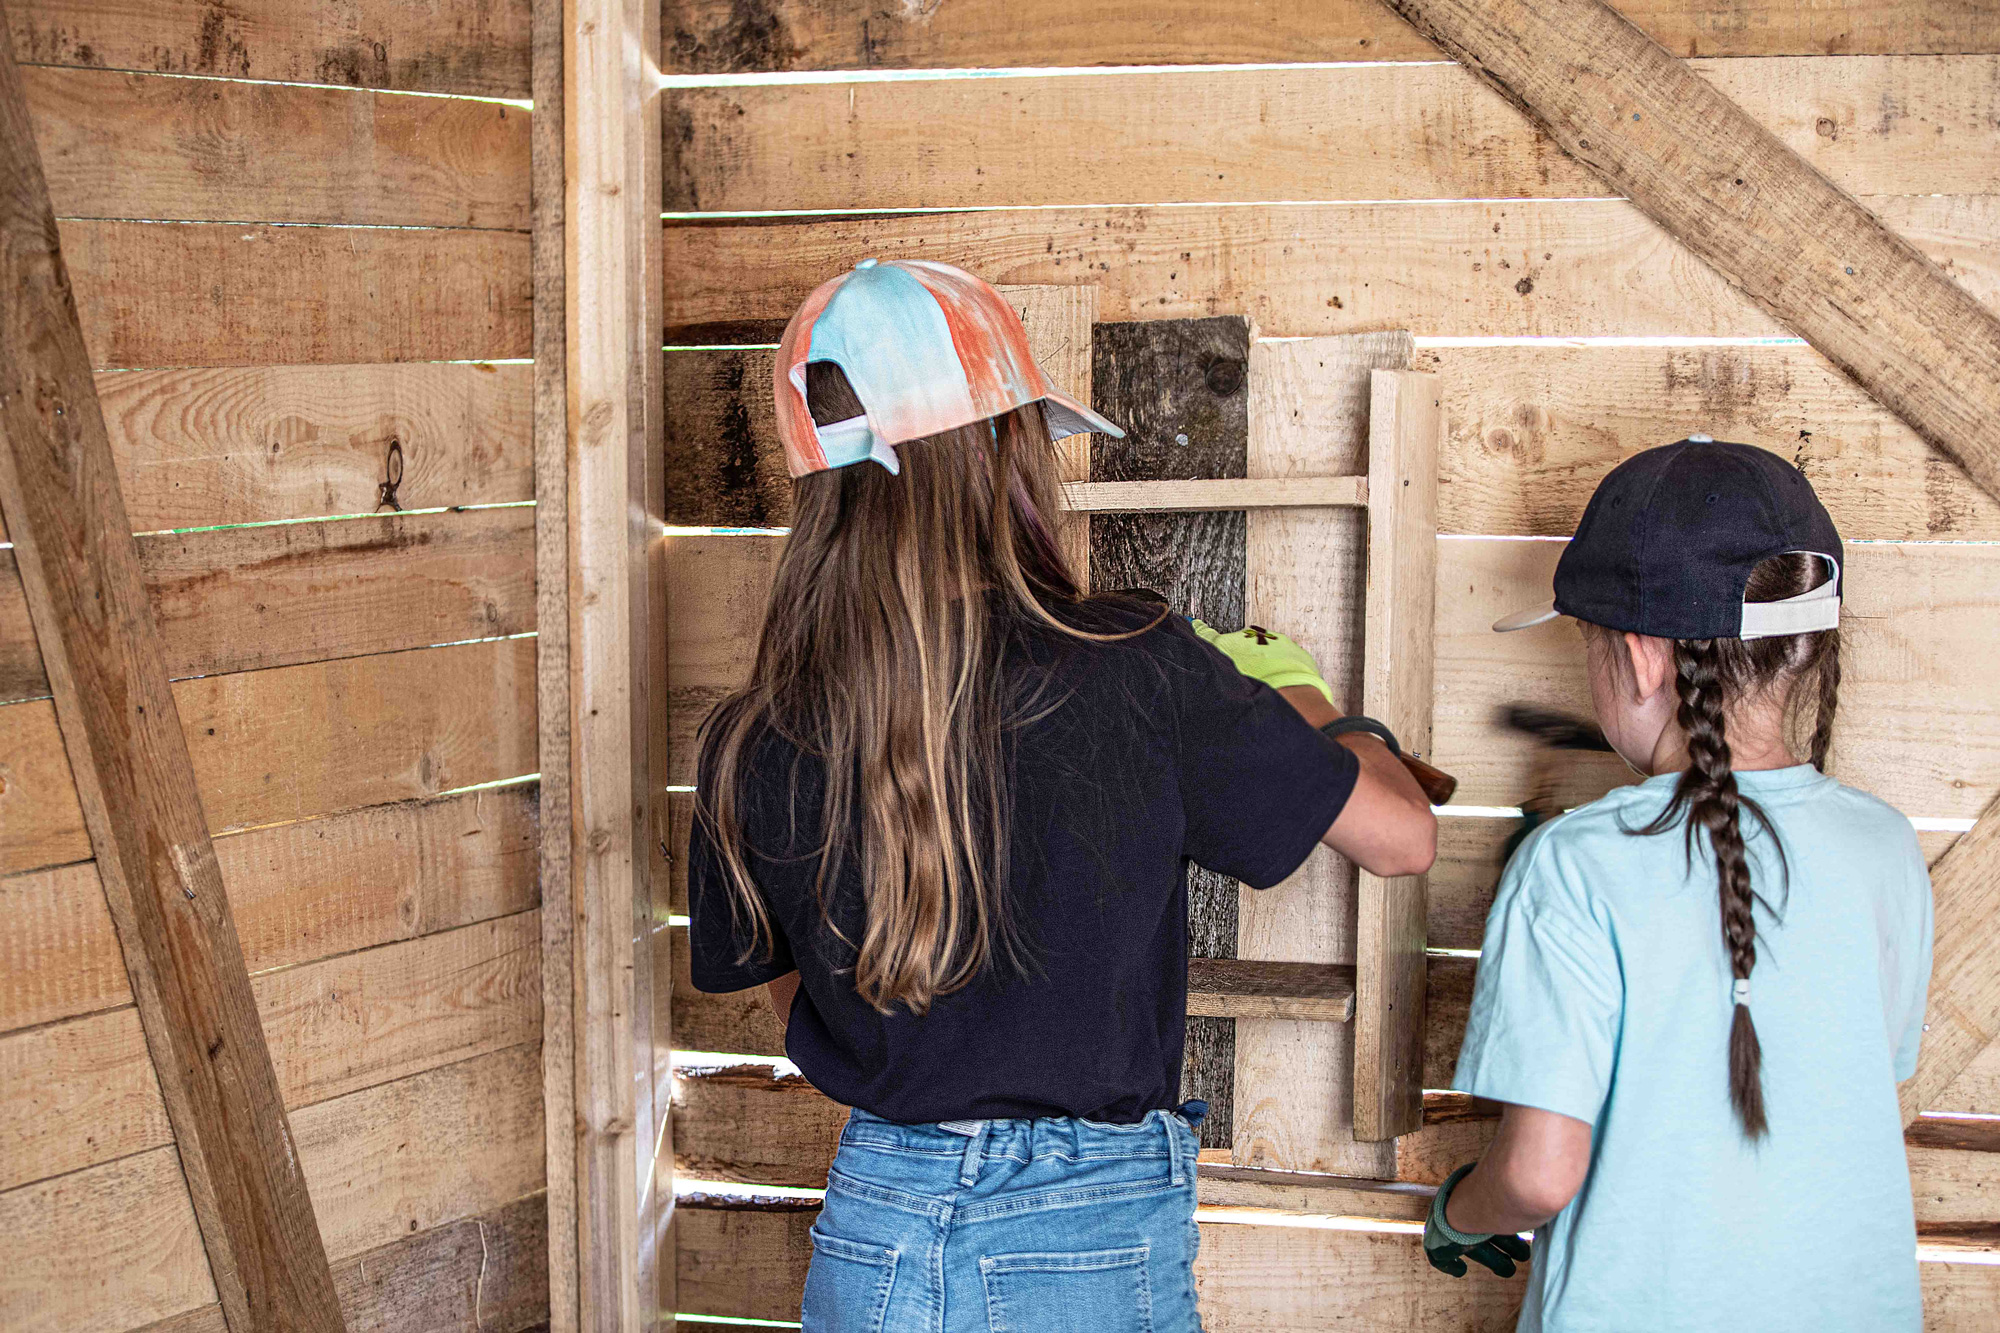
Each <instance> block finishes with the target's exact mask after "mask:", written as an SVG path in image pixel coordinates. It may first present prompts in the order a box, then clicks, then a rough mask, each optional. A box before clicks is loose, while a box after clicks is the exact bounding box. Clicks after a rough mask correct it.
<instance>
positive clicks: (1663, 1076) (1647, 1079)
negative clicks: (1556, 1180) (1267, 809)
mask: <svg viewBox="0 0 2000 1333" xmlns="http://www.w3.org/2000/svg"><path fill="white" fill-rule="evenodd" d="M1677 780H1678V779H1677V775H1674V774H1664V775H1662V776H1660V777H1656V778H1653V779H1650V780H1649V781H1646V782H1644V783H1641V784H1639V785H1637V786H1632V787H1623V788H1620V789H1619V790H1617V791H1614V792H1612V793H1611V794H1610V795H1608V796H1606V797H1604V798H1603V799H1602V800H1599V801H1595V802H1593V803H1591V804H1590V805H1587V806H1584V807H1583V808H1582V809H1579V810H1575V811H1572V812H1571V813H1569V814H1567V815H1564V816H1563V817H1562V818H1560V819H1557V820H1554V821H1552V822H1550V823H1549V824H1547V825H1544V826H1543V827H1542V828H1540V829H1537V830H1536V831H1535V833H1534V834H1533V836H1531V837H1530V838H1529V839H1528V840H1527V841H1526V842H1525V843H1523V844H1522V846H1521V849H1520V851H1519V852H1518V853H1517V854H1516V855H1515V857H1514V859H1513V861H1512V862H1511V863H1509V865H1508V867H1507V872H1506V874H1505V876H1504V877H1503V878H1502V880H1501V883H1500V890H1499V893H1498V895H1497V897H1496V898H1495V900H1494V903H1493V910H1492V912H1491V914H1490V915H1489V916H1488V917H1487V921H1486V942H1485V948H1484V951H1483V953H1482V955H1481V957H1480V961H1479V975H1478V981H1477V983H1476V985H1475V988H1474V991H1473V998H1472V1016H1471V1021H1470V1023H1469V1024H1468V1026H1467V1028H1466V1033H1465V1045H1464V1047H1463V1049H1462V1050H1461V1051H1460V1053H1459V1057H1458V1074H1457V1078H1456V1079H1455V1080H1454V1084H1453V1086H1455V1087H1456V1088H1458V1090H1459V1091H1461V1092H1468V1093H1471V1094H1472V1095H1473V1096H1475V1097H1490V1098H1492V1099H1494V1100H1496V1101H1503V1102H1512V1103H1515V1104H1518V1105H1522V1106H1534V1107H1540V1108H1542V1109H1544V1110H1549V1111H1556V1112H1559V1113H1560V1114H1563V1115H1567V1116H1572V1117H1574V1118H1575V1119H1578V1120H1582V1121H1584V1122H1586V1123H1588V1124H1590V1125H1592V1126H1594V1130H1593V1133H1592V1149H1591V1163H1590V1171H1589V1174H1588V1176H1587V1177H1586V1178H1585V1180H1584V1184H1583V1188H1582V1189H1581V1190H1580V1191H1578V1193H1577V1196H1576V1198H1575V1199H1574V1200H1573V1201H1572V1202H1571V1203H1570V1205H1569V1206H1568V1207H1567V1208H1565V1209H1563V1210H1562V1212H1561V1213H1559V1214H1558V1215H1557V1216H1556V1217H1555V1219H1554V1220H1553V1221H1551V1222H1550V1223H1549V1224H1548V1225H1547V1226H1545V1227H1543V1228H1542V1229H1541V1231H1540V1232H1539V1233H1538V1234H1537V1235H1536V1237H1535V1257H1534V1266H1533V1268H1532V1270H1531V1272H1530V1275H1529V1277H1528V1290H1527V1293H1526V1299H1525V1302H1524V1304H1523V1306H1522V1310H1521V1320H1520V1324H1519V1328H1521V1329H1523V1330H1547V1331H1548V1333H1586V1331H1588V1333H1599V1331H1600V1330H1604V1331H1607V1333H1608V1331H1609V1330H1619V1331H1620V1333H1624V1331H1626V1330H1645V1331H1646V1333H1679V1331H1681V1330H1686V1333H1697V1331H1698V1333H1714V1330H1717V1329H1731V1328H1749V1329H1756V1330H1757V1331H1758V1333H1790V1331H1791V1330H1797V1331H1798V1333H1848V1331H1849V1330H1851V1331H1852V1333H1863V1331H1864V1330H1865V1331H1866V1333H1900V1331H1901V1330H1912V1331H1913V1333H1914V1330H1917V1329H1919V1328H1921V1327H1922V1323H1923V1316H1922V1312H1921V1309H1920V1305H1919V1297H1918V1292H1917V1263H1916V1225H1915V1220H1914V1217H1913V1215H1912V1210H1911V1204H1910V1178H1909V1168H1908V1165H1907V1162H1906V1160H1905V1158H1904V1153H1903V1128H1902V1116H1901V1113H1900V1112H1899V1110H1898V1108H1897V1102H1896V1084H1897V1082H1899V1081H1900V1080H1902V1079H1906V1078H1908V1077H1910V1075H1911V1074H1913V1073H1914V1072H1915V1071H1916V1067H1917V1044H1918V1042H1919V1040H1920V1039H1921V1037H1922V1035H1923V1021H1924V993H1925V990H1926V988H1927V987H1928V986H1929V984H1930V971H1931V888H1930V876H1929V874H1928V873H1927V872H1926V871H1925V869H1924V860H1923V856H1922V854H1921V853H1920V851H1919V850H1918V847H1917V839H1916V834H1915V832H1914V831H1913V830H1912V829H1911V827H1910V822H1909V820H1907V819H1905V818H1904V817H1903V816H1902V815H1901V814H1899V813H1898V812H1897V811H1896V810H1894V809H1893V808H1891V807H1890V806H1888V805H1885V804H1883V803H1882V802H1881V801H1878V800H1876V799H1875V798H1874V797H1872V796H1866V795H1863V794H1862V793H1860V792H1857V791H1854V790H1851V789H1850V788H1847V787H1843V786H1841V785H1840V784H1839V783H1837V782H1835V781H1834V780H1833V779H1831V778H1828V777H1826V776H1824V775H1822V774H1820V773H1819V772H1818V771H1817V770H1815V769H1813V768H1812V767H1810V766H1807V765H1801V766H1799V767H1797V768H1786V769H1776V770H1770V771H1765V772H1748V773H1738V774H1737V775H1736V781H1737V785H1738V787H1739V788H1740V789H1741V790H1742V792H1743V793H1744V795H1746V796H1748V797H1750V798H1751V799H1753V800H1755V801H1757V802H1758V803H1759V804H1760V805H1762V807H1763V809H1764V811H1765V813H1766V814H1768V815H1769V816H1770V817H1771V821H1772V823H1773V824H1774V825H1775V826H1776V828H1777V831H1778V834H1779V836H1780V837H1781V838H1782V839H1783V845H1784V852H1785V856H1786V858H1787V859H1788V861H1789V865H1790V874H1789V876H1786V875H1785V874H1783V873H1782V872H1781V871H1780V869H1779V865H1778V859H1777V857H1776V856H1775V855H1774V854H1773V851H1772V846H1771V838H1770V836H1769V835H1768V834H1763V833H1760V832H1758V831H1757V830H1758V825H1757V821H1756V820H1755V819H1754V818H1752V817H1750V816H1749V815H1748V814H1747V813H1746V815H1745V817H1744V821H1743V830H1744V836H1745V838H1746V840H1748V842H1749V847H1750V859H1751V883H1752V885H1753V887H1755V889H1756V890H1757V892H1758V893H1759V894H1761V895H1763V896H1764V897H1765V898H1766V899H1767V900H1768V901H1769V902H1770V903H1771V904H1772V906H1773V907H1775V908H1777V909H1778V913H1777V914H1772V913H1767V912H1765V911H1763V910H1761V909H1760V910H1759V911H1758V914H1757V918H1758V927H1759V932H1760V934H1759V939H1758V946H1757V966H1756V969H1755V970H1754V971H1753V972H1752V973H1751V976H1750V983H1751V993H1750V1012H1751V1015H1752V1016H1753V1018H1754V1019H1755V1020H1756V1024H1757V1035H1758V1038H1759V1039H1760V1041H1761V1043H1762V1046H1763V1052H1764V1099H1765V1107H1766V1111H1767V1113H1768V1115H1769V1118H1770V1126H1771V1132H1770V1135H1769V1137H1768V1138H1766V1139H1765V1140H1764V1141H1763V1142H1762V1143H1761V1144H1759V1145H1756V1146H1752V1145H1751V1144H1750V1143H1749V1142H1748V1141H1746V1140H1745V1139H1744V1137H1743V1135H1742V1133H1741V1131H1740V1129H1739V1128H1738V1125H1737V1122H1736V1118H1735V1114H1734V1112H1733V1111H1732V1110H1731V1109H1730V1104H1729V1083H1728V1069H1727V1052H1728V1049H1729V1025H1730V1020H1731V1017H1732V1015H1733V1008H1732V1001H1731V998H1730V987H1731V976H1730V970H1729V965H1728V960H1727V957H1726V954H1725V951H1724V949H1723V944H1722V928H1721V919H1720V912H1719V907H1718V904H1717V892H1716V882H1715V863H1714V860H1713V859H1712V857H1711V856H1710V855H1709V853H1708V852H1707V848H1706V844H1705V842H1704V844H1703V845H1702V847H1701V849H1700V851H1699V852H1698V853H1697V855H1696V857H1695V862H1694V866H1693V868H1692V869H1690V868H1689V867H1688V863H1687V856H1686V852H1685V848H1686V841H1685V834H1684V832H1683V831H1682V828H1676V829H1674V830H1671V831H1669V832H1667V833H1663V834H1657V835H1654V836H1651V837H1634V836H1632V835H1630V834H1628V833H1627V832H1625V830H1626V829H1627V828H1638V827H1640V826H1642V825H1644V824H1646V823H1648V822H1650V821H1651V820H1652V818H1653V817H1654V816H1655V815H1656V814H1658V813H1659V811H1660V810H1661V809H1662V808H1663V806H1664V805H1665V803H1666V801H1667V800H1668V798H1669V797H1670V796H1671V794H1672V792H1673V787H1674V783H1675V782H1676V781H1677ZM1683 827H1684V826H1683Z"/></svg>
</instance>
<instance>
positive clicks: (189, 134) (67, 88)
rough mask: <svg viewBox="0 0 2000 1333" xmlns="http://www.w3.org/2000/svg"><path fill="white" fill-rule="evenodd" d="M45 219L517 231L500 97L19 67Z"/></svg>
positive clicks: (516, 117) (518, 164)
mask: <svg viewBox="0 0 2000 1333" xmlns="http://www.w3.org/2000/svg"><path fill="white" fill-rule="evenodd" d="M21 74H22V78H21V81H22V84H23V85H24V87H25V90H26V92H27V95H28V111H29V113H30V115H32V116H33V118H34V123H35V139H36V142H37V145H38V146H39V147H40V148H41V152H42V169H43V171H44V173H45V174H46V175H47V176H48V182H49V199H50V201H51V203H52V204H53V205H54V207H55V211H56V215H57V216H58V217H87V218H174V219H201V220H208V221H229V222H364V223H377V224H385V225H391V226H413V227H498V228H508V229H513V230H517V231H518V230H521V229H523V228H525V227H526V226H527V225H528V112H527V111H526V110H525V109H524V108H521V107H518V106H509V105H507V104H506V103H504V102H484V101H470V100H467V99H464V98H455V97H412V96H409V95H407V94H400V95H398V94H380V93H367V92H354V91H350V90H347V89H332V88H301V87H297V86H292V85H282V84H269V83H242V82H230V81H222V80H212V79H184V78H160V77H158V76H156V75H149V74H123V73H113V72H108V71H100V70H83V69H48V68H43V69H34V68H30V69H24V70H23V71H22V72H21Z"/></svg>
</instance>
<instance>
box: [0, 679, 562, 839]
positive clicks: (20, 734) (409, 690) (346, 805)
mask: <svg viewBox="0 0 2000 1333" xmlns="http://www.w3.org/2000/svg"><path fill="white" fill-rule="evenodd" d="M534 655H535V644H534V640H533V639H501V640H493V641H489V642H486V643H474V644H462V645H456V646H452V647H444V648H427V649H422V650H419V651H416V652H408V653H385V654H382V655H380V656H377V657H362V658H354V659H351V660H348V661H342V662H323V663H315V664H313V665H310V666H296V667H277V668H274V669H272V670H270V671H246V672H240V673H238V674H236V675H232V676H206V677H202V678H201V679H198V680H185V681H181V682H180V683H178V684H177V685H175V686H174V700H175V704H176V707H177V708H178V710H179V713H180V718H181V725H182V728H183V729H184V730H185V731H186V733H187V738H188V748H189V750H190V751H191V753H192V757H193V760H194V767H195V775H196V778H197V780H198V781H199V782H200V785H201V795H202V804H203V806H204V808H205V810H206V812H207V815H208V819H209V824H210V827H211V828H212V829H213V830H215V831H217V832H221V831H224V830H227V829H231V828H244V827H249V826H253V825H258V824H270V823H278V822H281V821H285V820H294V819H305V818H310V817H312V816H315V815H322V814H332V813H334V812H336V811H340V810H349V809H354V808H357V807H360V806H364V805H372V804H379V803H384V802H387V801H392V800H397V799H401V798H405V797H412V796H432V795H436V794H438V793H440V792H445V791H451V790H454V789H457V788H459V787H467V786H474V785H477V784H479V783H484V782H493V781H498V780H500V779H503V778H512V777H519V776H521V775H522V774H525V773H532V772H533V771H534V768H535V748H534V735H535V695H534ZM0 778H4V779H5V781H6V785H5V786H4V787H0V871H6V872H13V871H17V870H29V869H33V868H36V867H39V866H47V865H60V864H63V863H65V862H69V861H78V860H82V859H83V858H84V857H86V856H88V855H89V854H90V851H89V839H88V838H87V837H85V835H84V831H83V820H82V815H81V813H80V812H79V811H78V809H77V805H76V795H75V792H74V791H73V789H72V788H71V786H70V781H69V768H68V764H67V762H66V761H65V760H64V758H63V751H62V746H61V744H60V741H59V739H58V736H57V734H56V725H55V710H54V708H53V707H52V706H51V705H50V704H48V703H47V702H36V703H24V704H9V705H6V706H4V707H0Z"/></svg>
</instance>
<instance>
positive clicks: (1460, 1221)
mask: <svg viewBox="0 0 2000 1333" xmlns="http://www.w3.org/2000/svg"><path fill="white" fill-rule="evenodd" d="M1560 1211H1562V1210H1561V1209H1556V1210H1554V1211H1552V1212H1543V1211H1541V1209H1540V1208H1539V1207H1537V1206H1536V1205H1535V1204H1533V1203H1531V1202H1529V1201H1528V1200H1525V1199H1523V1198H1522V1197H1521V1195H1520V1193H1519V1191H1518V1190H1516V1189H1515V1188H1514V1187H1513V1185H1512V1182H1510V1181H1508V1180H1507V1179H1506V1178H1505V1174H1504V1173H1503V1172H1502V1171H1500V1170H1497V1169H1495V1167H1494V1164H1493V1163H1492V1161H1491V1160H1490V1159H1488V1160H1482V1161H1481V1162H1480V1163H1479V1165H1478V1166H1476V1167H1474V1168H1473V1170H1472V1174H1470V1175H1468V1176H1467V1177H1465V1179H1463V1180H1461V1181H1459V1182H1458V1188H1456V1189H1454V1190H1453V1191H1452V1192H1451V1198H1450V1199H1449V1200H1447V1201H1446V1203H1445V1210H1444V1219H1445V1221H1447V1222H1449V1223H1451V1225H1452V1227H1453V1228H1454V1229H1455V1230H1458V1231H1464V1232H1467V1233H1469V1234H1473V1235H1489V1234H1497V1233H1499V1232H1503V1231H1504V1232H1514V1231H1533V1230H1534V1229H1535V1228H1536V1227H1538V1226H1541V1225H1542V1224H1543V1223H1544V1222H1546V1221H1548V1220H1549V1219H1550V1218H1552V1217H1554V1216H1555V1215H1556V1213H1557V1212H1560Z"/></svg>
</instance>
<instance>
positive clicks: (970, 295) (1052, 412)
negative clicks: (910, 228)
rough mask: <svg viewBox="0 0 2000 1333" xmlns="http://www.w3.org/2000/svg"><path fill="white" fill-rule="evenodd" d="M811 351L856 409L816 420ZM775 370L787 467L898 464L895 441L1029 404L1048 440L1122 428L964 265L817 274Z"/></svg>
mask: <svg viewBox="0 0 2000 1333" xmlns="http://www.w3.org/2000/svg"><path fill="white" fill-rule="evenodd" d="M810 361H831V362H833V363H834V364H835V365H837V366H839V367H840V368H841V370H842V371H843V372H844V373H845V374H846V376H847V382H848V384H849V385H851V386H852V387H853V389H854V393H855V396H856V397H858V398H859V399H860V400H861V406H862V409H863V412H864V413H865V415H863V416H858V417H854V418H851V419H849V420H847V421H836V422H831V423H829V424H827V425H824V426H816V425H814V424H813V419H812V413H811V412H810V411H808V410H807V408H806V363H807V362H810ZM774 380H775V383H774V385H773V388H774V390H775V392H776V394H777V399H778V437H779V439H781V440H782V441H783V442H784V445H785V465H786V467H788V468H789V469H790V470H791V474H792V475H793V476H794V477H803V476H805V475H806V474H808V473H811V472H823V471H825V470H827V469H828V468H836V467H846V466H848V465H849V464H851V463H860V462H863V461H866V460H868V459H873V460H874V461H875V462H877V463H880V464H881V465H882V466H883V467H885V468H887V469H889V471H891V472H897V471H899V470H900V467H899V465H898V463H897V461H896V446H897V445H899V444H903V443H905V442H907V441H910V440H917V439H922V438H923V437H924V436H926V435H936V434H938V433H939V432H940V431H946V430H950V429H951V428H952V427H954V426H969V425H971V424H972V423H973V422H975V421H983V420H985V419H986V418H988V417H997V416H1000V415H1002V414H1003V413H1007V412H1011V411H1013V410H1014V409H1015V408H1017V407H1021V406H1024V405H1026V404H1028V403H1034V402H1039V403H1040V404H1041V405H1042V413H1043V415H1044V416H1045V417H1046V418H1047V419H1048V423H1049V434H1050V435H1051V436H1053V437H1054V438H1055V439H1058V440H1060V439H1063V438H1065V437H1067V436H1071V435H1081V434H1083V433H1084V432H1085V431H1102V432H1103V433H1104V434H1106V435H1116V436H1123V435H1124V434H1125V432H1124V431H1122V430H1120V429H1118V427H1116V426H1114V425H1112V424H1111V423H1110V422H1109V421H1106V420H1105V419H1104V418H1103V417H1101V416H1099V415H1097V413H1095V412H1093V411H1091V410H1090V409H1089V408H1087V407H1085V406H1084V405H1083V404H1082V403H1079V402H1077V401H1076V400H1075V399H1074V398H1071V397H1070V396H1069V395H1068V394H1065V393H1063V392H1062V391H1061V390H1059V389H1057V388H1056V386H1055V385H1054V384H1052V383H1050V382H1049V377H1048V376H1047V375H1045V374H1043V373H1042V368H1041V367H1040V366H1038V365H1036V364H1035V358H1034V356H1033V355H1032V354H1031V353H1030V352H1029V351H1028V331H1027V330H1026V329H1024V328H1023V327H1022V326H1021V317H1020V316H1019V315H1017V314H1015V313H1014V308H1013V307H1012V306H1010V305H1008V304H1007V301H1006V298H1004V297H1003V296H1001V295H1000V293H999V292H996V291H994V290H993V288H992V287H990V286H988V285H987V284H986V283H984V282H982V281H980V280H979V279H978V278H975V277H973V276H972V275H971V274H970V273H967V272H966V271H965V270H964V269H959V268H953V267H952V266H951V265H950V264H937V263H932V262H930V261H928V260H922V259H898V260H891V261H889V262H887V263H879V262H877V261H876V260H873V259H864V260H862V261H861V262H860V263H859V264H857V265H855V266H854V270H853V271H852V272H850V273H843V274H841V275H840V276H839V277H837V278H835V279H833V280H832V281H830V282H825V283H822V284H821V285H820V286H819V288H818V289H817V290H816V291H814V292H813V294H812V295H811V296H808V297H807V298H806V302H805V304H804V305H802V306H800V307H799V311H798V313H797V314H795V315H793V316H792V319H791V323H789V324H787V325H786V326H785V337H784V341H783V342H781V343H780V344H779V345H778V365H777V373H776V375H775V377H774Z"/></svg>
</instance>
